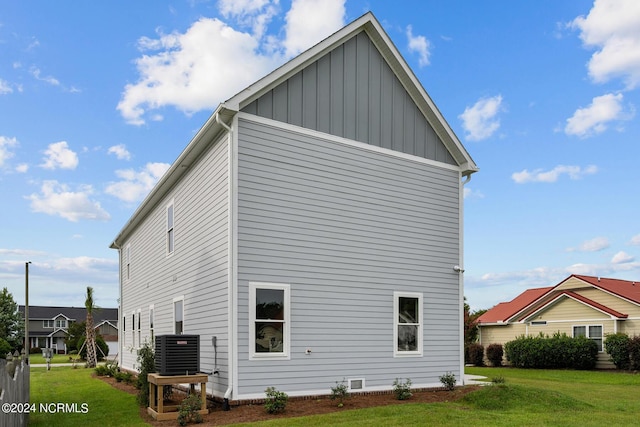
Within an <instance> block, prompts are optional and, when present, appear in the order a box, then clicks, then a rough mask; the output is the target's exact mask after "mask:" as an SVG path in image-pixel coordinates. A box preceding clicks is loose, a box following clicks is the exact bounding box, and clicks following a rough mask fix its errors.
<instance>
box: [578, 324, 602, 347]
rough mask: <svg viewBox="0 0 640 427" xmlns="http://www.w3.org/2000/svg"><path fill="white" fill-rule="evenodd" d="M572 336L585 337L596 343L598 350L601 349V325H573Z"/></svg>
mask: <svg viewBox="0 0 640 427" xmlns="http://www.w3.org/2000/svg"><path fill="white" fill-rule="evenodd" d="M573 337H574V338H577V337H587V338H589V339H590V340H593V341H595V342H596V344H598V351H602V325H581V326H574V327H573Z"/></svg>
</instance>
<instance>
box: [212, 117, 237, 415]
mask: <svg viewBox="0 0 640 427" xmlns="http://www.w3.org/2000/svg"><path fill="white" fill-rule="evenodd" d="M216 123H218V124H219V125H220V126H222V128H223V129H225V130H226V131H227V141H228V146H227V147H228V148H227V149H228V150H229V151H228V162H229V188H228V191H229V198H228V201H227V203H228V209H227V215H228V226H227V228H228V233H227V238H228V240H229V241H228V245H229V248H228V253H227V256H228V261H227V262H228V270H227V274H228V280H229V286H228V299H229V302H228V306H227V310H228V313H229V317H228V322H229V325H228V332H227V335H228V337H229V339H228V344H227V345H228V347H227V365H228V367H229V373H228V376H227V377H228V378H227V379H228V381H229V383H228V384H227V390H226V391H225V392H224V403H223V410H225V411H228V410H229V409H230V408H229V399H231V397H232V394H233V380H234V371H235V364H234V362H235V329H236V325H235V322H234V321H235V307H234V304H235V302H234V298H233V296H234V289H235V280H236V278H235V268H234V264H235V256H234V254H235V244H234V236H235V230H234V228H235V218H234V215H235V207H234V201H235V178H234V175H235V167H234V163H235V156H234V148H233V129H232V128H231V127H230V126H228V125H227V124H226V123H225V122H224V121H222V120H221V119H220V114H219V113H216Z"/></svg>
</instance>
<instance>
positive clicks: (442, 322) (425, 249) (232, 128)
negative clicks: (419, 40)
mask: <svg viewBox="0 0 640 427" xmlns="http://www.w3.org/2000/svg"><path fill="white" fill-rule="evenodd" d="M211 78H216V70H215V69H212V70H211ZM476 171H477V167H476V165H475V163H474V161H473V160H472V158H471V157H470V155H469V154H468V152H467V151H466V150H465V148H464V147H463V146H462V144H461V142H460V141H459V140H458V138H457V137H456V135H455V134H454V132H453V131H452V129H451V128H450V127H449V125H448V124H447V122H446V121H445V120H444V118H443V117H442V115H441V113H440V112H439V111H438V109H437V108H436V106H435V105H434V103H433V101H432V100H431V99H430V97H429V96H428V95H427V93H426V92H425V90H424V88H423V87H422V85H421V83H420V82H419V81H418V79H417V78H416V76H415V75H414V73H413V72H412V71H411V69H410V68H409V66H408V65H407V63H406V62H405V60H404V59H403V58H402V56H401V55H400V53H399V51H398V49H397V48H396V47H395V46H394V44H393V43H392V41H391V40H390V38H389V36H388V35H387V34H386V33H385V31H384V30H383V29H382V27H381V25H380V23H379V22H378V21H377V20H376V19H375V17H374V16H373V15H372V14H371V13H367V14H365V15H364V16H362V17H360V18H359V19H357V20H356V21H354V22H352V23H351V24H349V25H347V26H346V27H344V28H342V29H341V30H339V31H337V32H336V33H334V34H333V35H331V36H330V37H328V38H327V39H325V40H324V41H322V42H320V43H319V44H317V45H315V46H314V47H312V48H311V49H309V50H307V51H306V52H304V53H302V54H301V55H299V56H298V57H296V58H294V59H293V60H291V61H289V62H288V63H286V64H285V65H283V66H282V67H280V68H278V69H276V70H275V71H273V72H272V73H270V74H269V75H267V76H265V77H264V78H263V79H261V80H259V81H257V82H255V83H254V84H252V85H251V86H249V87H248V88H247V89H245V90H243V91H242V92H240V93H238V94H237V95H235V96H234V97H232V98H230V99H229V100H227V101H226V102H224V103H222V104H221V105H219V106H218V108H217V109H216V110H215V111H214V112H213V115H212V116H211V117H210V119H209V120H208V121H207V122H206V123H205V124H204V126H203V127H202V128H201V129H200V131H199V132H198V133H197V134H196V135H195V137H194V138H193V139H192V141H191V142H190V143H189V144H188V145H187V147H186V148H185V150H184V151H183V152H182V154H181V155H180V156H179V158H178V159H177V160H176V161H175V162H174V163H173V165H172V166H171V168H170V169H169V170H168V172H167V173H166V174H165V175H164V176H163V177H162V178H161V180H160V181H159V182H158V184H157V185H156V187H155V188H154V189H153V190H152V191H151V193H150V194H149V195H148V196H147V197H146V199H145V200H144V201H143V202H142V204H141V205H140V206H139V207H138V209H137V210H136V211H135V213H134V214H133V216H132V217H131V218H130V220H129V221H128V222H127V223H126V224H125V225H124V227H123V229H122V230H121V231H120V232H119V233H118V235H117V236H116V237H115V239H114V241H113V243H112V244H111V247H112V248H114V249H117V250H118V252H119V258H120V304H121V306H120V316H121V320H122V325H123V328H122V329H121V331H120V332H121V335H120V346H121V351H120V364H121V366H122V367H124V368H128V369H135V360H136V350H137V349H138V348H140V346H141V345H143V344H144V343H145V342H150V341H152V340H153V338H154V337H157V336H158V335H161V334H162V335H164V334H195V335H199V336H200V370H202V371H204V372H209V373H211V375H210V376H209V384H208V385H207V390H208V391H211V392H212V394H213V395H214V396H216V397H223V396H224V397H226V398H229V399H231V400H245V399H253V398H259V397H263V396H264V390H265V388H267V387H269V386H274V387H277V388H278V389H279V390H281V391H285V392H286V393H288V394H289V395H291V396H302V395H316V394H325V393H328V392H329V390H330V387H333V386H335V384H336V381H343V380H345V381H346V383H347V385H348V387H349V389H350V390H359V391H379V390H389V389H391V388H392V384H393V381H394V379H396V378H410V379H411V380H412V382H413V384H414V386H415V387H434V386H440V385H441V384H440V382H439V377H440V376H441V375H443V374H445V373H447V372H451V373H453V374H454V375H455V376H456V378H457V379H458V381H459V383H461V382H462V378H463V365H464V357H463V332H462V330H463V328H462V326H463V280H462V275H461V272H462V266H463V259H462V258H463V230H462V224H463V185H464V183H465V182H467V181H468V180H469V178H470V175H471V174H472V173H474V172H476Z"/></svg>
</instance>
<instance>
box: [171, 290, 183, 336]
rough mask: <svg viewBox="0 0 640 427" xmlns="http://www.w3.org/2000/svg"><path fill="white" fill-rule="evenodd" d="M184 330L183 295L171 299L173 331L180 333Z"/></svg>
mask: <svg viewBox="0 0 640 427" xmlns="http://www.w3.org/2000/svg"><path fill="white" fill-rule="evenodd" d="M183 332H184V296H180V297H177V298H174V299H173V333H174V334H176V335H182V333H183Z"/></svg>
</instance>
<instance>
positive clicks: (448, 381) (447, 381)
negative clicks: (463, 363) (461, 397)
mask: <svg viewBox="0 0 640 427" xmlns="http://www.w3.org/2000/svg"><path fill="white" fill-rule="evenodd" d="M440 382H441V383H442V386H443V387H444V388H445V390H448V391H451V390H453V389H454V388H456V376H455V374H453V373H452V372H447V373H446V374H444V375H441V376H440Z"/></svg>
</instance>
